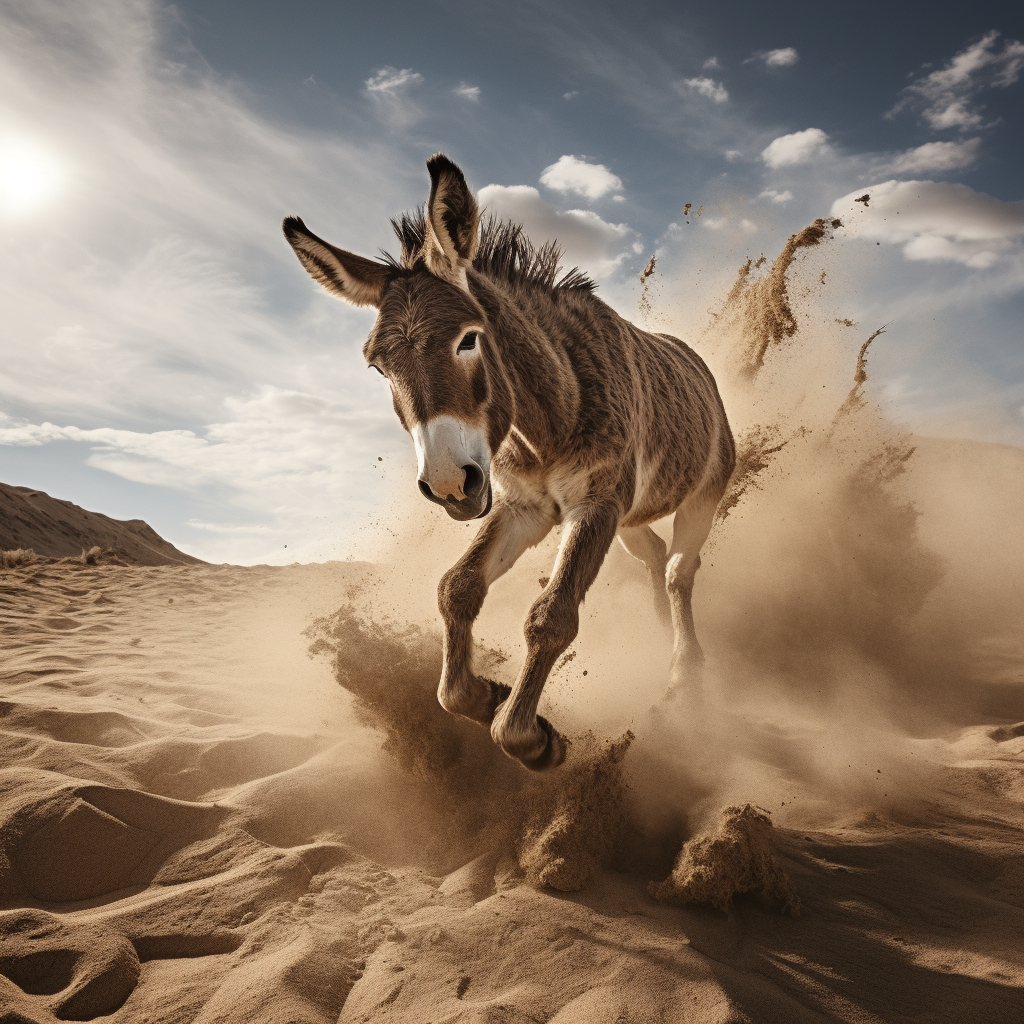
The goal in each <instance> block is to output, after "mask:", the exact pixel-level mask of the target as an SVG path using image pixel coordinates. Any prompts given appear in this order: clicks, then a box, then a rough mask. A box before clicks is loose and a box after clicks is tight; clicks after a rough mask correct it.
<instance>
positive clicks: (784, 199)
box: [758, 188, 793, 205]
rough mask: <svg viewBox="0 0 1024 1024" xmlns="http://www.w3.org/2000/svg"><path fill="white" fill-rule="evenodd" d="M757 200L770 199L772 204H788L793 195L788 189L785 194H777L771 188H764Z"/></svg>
mask: <svg viewBox="0 0 1024 1024" xmlns="http://www.w3.org/2000/svg"><path fill="white" fill-rule="evenodd" d="M758 198H759V199H770V200H771V201H772V202H773V203H779V204H780V205H781V204H782V203H788V202H789V201H790V199H792V198H793V193H792V192H790V191H789V189H788V188H787V189H786V190H785V192H778V191H776V190H775V189H773V188H766V189H765V190H764V191H763V192H762V193H761V194H760V196H758Z"/></svg>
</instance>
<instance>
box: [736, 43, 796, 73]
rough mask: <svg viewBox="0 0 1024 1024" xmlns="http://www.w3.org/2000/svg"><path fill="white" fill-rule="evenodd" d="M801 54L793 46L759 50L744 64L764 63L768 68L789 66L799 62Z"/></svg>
mask: <svg viewBox="0 0 1024 1024" xmlns="http://www.w3.org/2000/svg"><path fill="white" fill-rule="evenodd" d="M799 60H800V54H799V53H797V51H796V48H795V47H793V46H782V47H780V48H779V49H777V50H757V51H755V52H754V53H752V54H751V55H750V56H749V57H748V58H747V59H746V60H745V61H744V62H743V63H744V64H764V66H765V67H768V68H788V67H792V66H793V65H794V64H796V63H798V62H799Z"/></svg>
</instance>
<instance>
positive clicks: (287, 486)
mask: <svg viewBox="0 0 1024 1024" xmlns="http://www.w3.org/2000/svg"><path fill="white" fill-rule="evenodd" d="M381 391H383V388H382V389H381ZM381 397H383V394H382V395H381ZM386 406H387V403H386V402H382V403H381V404H380V408H379V410H378V411H377V412H375V413H369V414H368V413H367V412H364V411H362V410H360V411H356V410H353V409H352V408H351V407H350V406H349V405H348V404H347V403H343V402H331V401H330V400H328V399H325V398H322V397H319V396H317V395H310V394H302V393H300V392H297V391H290V390H285V389H282V388H276V387H273V386H270V385H265V386H263V387H262V388H261V389H260V390H259V392H258V393H257V394H256V395H255V396H253V397H251V398H247V399H238V398H229V399H227V400H226V401H225V402H224V410H225V411H226V412H227V414H228V415H227V417H226V418H225V419H224V420H223V421H222V422H219V423H211V424H208V425H207V426H206V427H204V428H203V429H202V431H201V432H196V431H193V430H155V431H139V430H126V429H119V428H113V427H92V428H83V427H79V426H74V425H65V426H58V425H56V424H54V423H49V422H43V423H38V424H37V423H31V422H26V421H20V422H18V421H14V420H13V419H12V418H11V417H3V418H2V419H0V444H5V445H18V446H23V447H37V446H40V445H45V444H53V443H55V442H60V441H73V442H76V443H80V444H85V445H88V446H89V449H90V454H89V457H88V459H87V463H88V465H91V466H94V467H95V468H97V469H102V470H106V471H107V472H110V473H114V474H115V475H117V476H121V477H124V478H126V479H128V480H133V481H135V482H137V483H145V484H152V485H155V486H159V487H170V488H174V489H177V490H184V491H188V490H196V489H199V488H202V487H204V486H207V485H211V484H213V485H221V486H223V485H225V484H227V485H229V486H230V487H231V488H232V489H233V490H235V491H236V492H238V494H239V496H240V498H241V503H242V504H250V505H251V504H253V502H254V500H255V502H256V503H258V504H259V505H262V506H263V507H267V506H268V505H269V507H271V508H273V507H275V506H288V507H302V508H305V510H306V514H309V513H311V512H312V511H314V510H315V511H316V512H319V513H323V512H324V511H326V510H329V509H330V508H332V507H334V506H336V503H337V501H338V499H339V498H340V497H348V494H347V491H348V489H349V487H350V486H351V480H350V477H349V474H350V472H351V470H352V468H353V467H352V464H353V462H359V463H360V464H361V467H360V470H359V473H358V475H359V476H360V477H366V476H369V475H371V473H372V463H373V461H374V459H375V458H376V455H377V450H378V448H380V446H381V441H382V436H386V435H387V434H388V433H389V430H388V427H389V426H390V419H391V415H390V410H388V409H387V408H386ZM190 525H193V526H196V525H197V523H196V522H195V521H193V522H192V523H191V524H190ZM203 528H204V529H210V530H217V531H219V532H225V531H226V529H227V527H213V526H207V527H203ZM247 529H250V530H251V528H247Z"/></svg>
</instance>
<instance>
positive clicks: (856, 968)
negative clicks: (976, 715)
mask: <svg viewBox="0 0 1024 1024" xmlns="http://www.w3.org/2000/svg"><path fill="white" fill-rule="evenodd" d="M374 585H375V584H374V576H373V572H372V570H370V569H369V568H368V567H366V566H361V565H354V564H353V565H345V564H338V563H335V564H328V565H323V566H294V567H289V568H267V567H255V568H236V567H206V566H182V567H159V568H143V567H117V566H112V567H91V566H85V565H81V566H74V565H54V566H34V567H26V568H21V569H13V570H8V571H6V572H5V574H4V576H3V597H2V602H3V604H2V631H3V632H2V642H3V648H4V654H5V657H4V665H3V675H2V686H3V704H2V705H0V716H2V717H0V729H2V731H0V743H2V749H3V763H4V765H5V768H4V770H3V772H2V775H0V787H2V789H0V816H2V817H0V835H2V853H0V890H2V893H3V903H2V907H3V910H2V912H0V934H2V945H0V975H2V978H0V985H2V988H0V1000H2V1005H3V1008H4V1012H3V1014H2V1015H0V1020H3V1021H4V1022H5V1024H13V1022H24V1021H32V1022H38V1024H42V1022H52V1021H54V1020H92V1019H96V1018H100V1017H102V1018H103V1019H109V1020H112V1021H124V1022H133V1024H138V1022H151V1024H155V1022H163V1021H166V1022H172V1021H173V1022H181V1021H195V1022H213V1021H238V1022H242V1021H255V1020H259V1021H268V1022H272V1021H281V1022H300V1021H301V1022H314V1021H315V1022H322V1021H332V1022H333V1021H337V1020H341V1021H403V1022H404V1021H524V1022H525V1021H538V1020H544V1021H555V1022H560V1024H566V1022H581V1024H582V1022H603V1021H607V1022H609V1024H610V1022H615V1021H700V1022H707V1021H743V1020H750V1021H824V1020H850V1021H867V1020H879V1021H897V1020H900V1021H902V1020H906V1021H910V1020H913V1021H978V1022H981V1021H991V1020H997V1019H1003V1020H1011V1019H1015V1017H1016V1016H1017V1015H1019V1013H1020V1009H1021V1007H1022V1006H1024V987H1022V986H1024V962H1022V960H1024V957H1022V953H1021V947H1020V944H1019V941H1018V939H1019V936H1020V934H1022V930H1024V854H1022V852H1021V851H1022V850H1024V845H1022V839H1024V833H1022V827H1024V815H1022V813H1021V809H1022V805H1021V799H1022V797H1024V789H1022V782H1021V758H1022V755H1024V728H1022V727H1018V728H1012V727H1006V726H1003V727H1001V728H996V727H993V728H990V729H985V728H979V727H974V728H968V729H965V730H962V731H961V732H960V733H959V734H958V735H957V736H955V737H951V738H949V740H948V741H947V742H946V743H945V744H944V745H943V751H944V754H943V756H942V757H938V756H936V757H935V758H934V762H935V770H936V772H937V773H938V774H937V775H936V788H935V790H934V792H933V793H932V794H931V795H930V797H929V799H927V800H926V801H923V802H922V803H921V804H920V805H919V806H918V807H917V808H916V809H915V811H914V813H913V815H902V816H901V815H899V814H890V815H880V814H878V813H876V812H868V813H862V814H859V815H857V814H850V815H847V816H846V819H845V820H843V821H833V822H832V823H831V825H829V826H828V827H818V828H813V829H811V828H808V829H799V828H791V827H779V826H776V827H775V828H774V830H773V831H774V833H775V834H774V837H773V846H774V851H775V856H777V858H778V862H779V864H780V865H781V866H782V868H783V869H784V871H785V873H786V875H787V876H788V877H789V879H790V880H791V882H792V885H793V887H794V889H795V891H796V892H797V893H798V894H799V898H800V900H801V902H802V908H803V909H802V913H801V914H800V915H799V916H785V915H780V914H778V913H776V912H775V911H774V910H773V909H772V908H771V907H768V906H764V905H762V904H761V903H760V902H759V901H758V900H756V899H753V898H751V899H740V900H738V901H737V902H736V904H735V906H734V907H733V909H732V910H731V911H730V912H729V913H723V912H721V911H718V910H715V909H712V908H710V907H677V906H673V905H671V904H668V903H664V902H659V901H657V900H655V899H654V898H653V897H652V896H651V895H650V894H649V893H648V891H647V885H648V883H649V882H650V881H652V880H655V881H659V880H661V879H663V878H664V877H665V876H666V874H667V872H668V868H669V867H670V866H671V860H672V856H673V854H674V852H676V850H675V849H673V848H672V847H671V845H664V844H662V845H660V846H659V842H658V840H657V839H652V838H651V837H650V836H648V837H647V838H646V839H645V840H644V842H646V843H647V855H646V859H645V857H643V856H639V857H632V859H630V856H629V853H630V850H633V851H634V852H635V843H636V841H637V837H636V835H634V836H632V838H630V837H626V839H625V840H624V844H623V842H620V843H618V845H617V847H616V849H617V851H618V853H619V854H620V855H621V854H622V853H623V851H625V852H626V854H627V856H626V860H625V861H624V862H621V861H620V862H619V863H618V864H614V863H607V862H604V861H603V860H602V858H603V856H604V855H603V854H602V853H601V852H600V850H598V851H597V852H594V848H593V847H590V848H589V849H590V853H591V854H592V855H593V857H594V858H595V859H593V860H592V861H591V870H590V872H589V874H588V876H587V879H586V884H585V885H584V887H583V888H582V890H580V891H577V892H573V893H566V892H560V891H558V890H557V889H552V888H550V887H549V886H545V885H543V884H540V883H539V882H538V880H537V879H536V878H534V879H533V880H532V883H531V879H530V878H529V872H528V868H529V861H530V856H533V857H534V858H536V857H538V856H539V857H540V858H541V859H542V860H543V859H544V858H545V857H547V859H548V861H549V862H550V860H551V858H552V857H553V856H556V855H559V854H563V855H564V854H568V856H569V857H570V858H571V857H572V856H574V855H575V854H576V852H578V851H579V850H580V849H584V848H587V835H588V834H592V833H593V830H594V829H595V828H600V827H604V826H605V825H606V824H607V822H606V821H604V817H603V816H606V812H607V810H608V807H609V806H610V805H613V804H614V803H615V800H614V799H612V800H601V801H599V802H598V806H597V807H596V809H595V810H593V812H592V813H593V814H594V815H597V817H600V818H602V821H601V822H595V821H593V820H591V821H588V820H587V819H586V814H585V813H584V812H583V811H581V810H580V808H581V806H582V805H581V801H580V794H582V793H585V792H593V786H592V784H593V783H594V780H595V778H596V777H597V776H596V775H595V770H596V769H595V765H600V764H601V763H604V764H606V765H607V764H608V759H607V757H606V753H607V750H608V747H607V744H602V743H600V742H598V741H596V740H595V741H594V743H595V746H594V747H593V748H592V749H591V750H590V752H589V753H586V752H584V753H583V754H580V753H579V745H577V755H576V756H577V760H576V762H575V763H574V762H573V761H572V759H570V762H568V763H567V765H566V766H565V767H566V773H565V774H564V775H562V776H561V777H560V779H555V778H554V777H553V776H545V777H541V778H540V779H539V780H538V777H536V776H531V775H528V774H527V773H525V772H523V771H522V770H521V769H520V768H519V767H518V766H516V765H514V764H512V762H509V761H507V760H506V759H504V758H503V757H502V756H501V755H500V753H497V752H495V751H494V748H492V747H490V746H489V742H488V741H487V740H486V738H485V734H484V731H483V730H478V729H475V728H474V727H473V726H471V725H468V724H465V725H463V724H462V723H459V722H457V721H455V720H453V719H439V721H444V723H445V724H444V726H443V728H437V729H434V728H431V731H429V732H428V733H426V734H425V735H422V734H421V739H422V742H423V746H422V748H421V751H420V752H421V753H422V754H423V757H424V759H423V760H421V762H417V760H416V757H415V756H413V755H412V754H411V753H410V750H409V749H408V748H409V743H411V742H413V739H410V736H411V730H409V729H408V728H406V726H407V725H408V709H409V708H411V707H414V706H415V703H416V702H417V701H419V700H420V698H422V701H423V709H424V710H422V711H421V712H417V716H418V717H417V721H416V724H417V725H421V724H423V723H424V722H427V721H429V720H430V716H432V715H433V714H434V707H435V706H436V705H433V706H432V705H431V704H430V703H429V702H430V701H431V699H432V697H431V694H430V693H429V692H427V691H426V686H427V684H428V683H429V682H430V681H431V677H430V673H431V672H432V671H433V660H434V657H435V655H436V650H435V649H434V648H433V646H432V645H433V643H434V641H433V640H432V639H431V638H430V637H429V636H424V635H420V634H415V633H413V634H410V633H409V632H408V631H407V630H397V631H389V629H388V628H387V627H386V626H381V625H380V624H377V625H376V626H372V625H370V624H368V623H367V622H365V621H360V620H358V619H356V620H353V619H351V617H350V616H348V615H347V614H343V615H341V616H340V617H339V616H337V615H336V616H334V618H333V619H332V618H330V617H328V618H326V619H323V620H322V621H321V625H320V626H319V627H318V629H317V630H315V631H314V635H315V636H318V637H319V638H320V648H319V649H320V651H321V653H322V654H323V653H326V654H329V655H330V659H328V658H325V657H322V656H321V657H315V658H311V657H309V656H308V655H307V646H308V644H309V642H310V637H309V636H304V635H303V630H305V629H307V627H308V626H309V624H310V623H311V622H312V621H313V619H314V618H315V617H317V616H321V617H322V616H326V615H328V613H332V612H333V611H334V609H335V608H337V607H338V605H339V604H341V603H343V602H344V601H345V598H346V594H347V593H352V592H353V588H360V587H362V588H365V587H367V586H374ZM383 585H384V584H381V586H383ZM356 592H358V590H357V591H356ZM332 636H333V637H334V646H333V647H331V646H330V638H331V637H332ZM360 645H361V647H360ZM327 648H330V649H329V650H328V649H327ZM403 659H404V660H403ZM332 664H333V667H334V668H335V670H338V667H339V665H340V666H342V667H343V672H342V681H343V682H346V683H347V685H348V686H349V687H350V688H351V689H352V690H353V691H356V693H357V697H356V700H355V701H354V700H353V696H352V693H351V692H349V691H346V690H345V689H343V688H342V687H340V686H338V684H337V682H336V680H335V678H334V674H333V673H332V671H331V667H332ZM346 666H347V667H346ZM345 672H347V673H348V675H345V674H344V673H345ZM353 673H355V674H357V675H358V676H359V681H356V682H353V675H352V674H353ZM389 673H390V674H389ZM396 673H397V674H396ZM371 676H373V677H374V678H373V679H371V678H370V677H371ZM400 677H401V678H404V679H405V687H406V693H405V695H404V696H403V697H402V700H400V701H399V705H400V706H402V707H403V709H404V710H403V715H405V717H404V719H401V720H399V719H396V720H395V721H393V722H391V723H390V725H389V724H388V723H386V722H384V721H383V719H382V717H381V713H380V712H379V710H375V709H374V705H373V699H372V697H371V691H372V689H373V684H374V681H376V683H377V684H380V685H393V684H395V683H396V680H398V679H399V678H400ZM421 677H422V678H421ZM378 696H379V699H380V700H382V701H383V700H384V697H383V696H381V695H380V694H378ZM403 701H404V703H403ZM359 722H362V723H363V724H359ZM382 738H383V739H385V749H384V750H381V749H380V748H381V740H382ZM777 739H778V740H779V742H794V741H799V739H800V737H798V736H790V737H781V738H779V737H777ZM579 742H580V743H582V745H583V747H584V748H585V747H586V741H583V740H581V741H579ZM637 742H638V744H641V745H642V742H643V737H641V738H640V739H639V740H638V741H637ZM453 743H457V744H461V746H459V747H458V749H455V750H454V751H453V748H452V744H453ZM432 750H433V752H431V751H432ZM437 750H441V751H444V752H446V753H445V756H446V757H447V758H448V760H447V763H445V759H444V758H438V757H437V756H436V751H437ZM630 756H631V755H630ZM602 758H603V759H604V760H603V761H602ZM621 760H623V763H624V764H626V765H628V764H629V756H626V757H625V758H624V759H621ZM467 772H472V773H473V776H474V777H473V779H471V780H469V782H467V780H466V779H465V777H464V776H465V774H466V773H467ZM599 774H600V773H599V772H598V775H599ZM580 779H584V780H586V781H587V782H588V785H587V786H586V787H583V788H582V789H581V788H577V789H576V790H574V788H573V787H574V785H577V783H578V782H579V780H580ZM574 780H575V781H574ZM630 780H632V782H631V781H630ZM621 782H622V786H623V787H624V788H623V789H622V793H626V794H628V787H629V786H630V785H631V784H633V785H642V784H644V783H643V776H642V772H641V773H640V774H639V775H633V776H630V775H629V773H627V774H626V775H624V776H622V779H621ZM470 791H473V792H475V794H476V795H475V796H473V797H470V796H469V795H467V794H469V793H470ZM574 793H575V794H576V795H575V796H574V795H573V794H574ZM604 793H605V796H607V789H606V790H605V791H604ZM545 794H546V795H545ZM620 799H625V801H626V803H627V804H628V803H629V800H630V798H629V797H628V795H627V796H624V797H620ZM560 801H561V803H560ZM517 804H518V805H530V807H532V808H533V809H534V811H535V812H536V813H537V814H539V815H540V820H537V819H536V817H534V818H533V819H531V818H530V816H529V815H528V814H527V815H525V817H524V815H523V814H521V813H520V811H519V809H517V808H516V807H515V806H514V805H517ZM613 809H614V808H613ZM509 811H511V813H509ZM559 814H562V815H563V819H564V820H563V821H562V826H561V827H562V829H563V832H564V831H566V830H568V832H570V833H571V832H572V831H573V829H576V830H577V832H578V833H580V834H579V835H577V836H576V840H575V841H572V842H567V844H566V845H565V847H564V848H563V849H561V850H560V851H559V849H558V847H557V840H556V841H554V846H553V847H551V848H550V849H547V850H546V852H545V850H541V852H540V853H539V854H538V853H537V850H536V848H531V847H530V841H535V840H536V839H537V837H538V835H539V832H542V831H543V828H544V827H545V826H546V825H551V823H552V822H555V821H556V819H557V818H558V816H559ZM545 816H547V819H546V821H545V820H544V818H545ZM507 819H511V820H512V821H513V826H514V827H513V828H512V830H511V831H509V830H508V829H505V830H504V831H503V830H502V829H501V828H500V827H498V823H499V822H500V821H502V820H507ZM581 822H582V824H581ZM517 828H521V829H523V831H520V832H518V833H516V829H517ZM531 828H532V832H531V831H530V829H531ZM538 830H539V831H538ZM556 831H557V828H556ZM524 837H525V840H526V841H524ZM531 837H532V839H531ZM631 843H633V844H634V846H631V845H630V844H631ZM613 845H615V844H613ZM530 849H532V850H533V852H532V853H530ZM676 849H677V848H676ZM556 880H557V878H556Z"/></svg>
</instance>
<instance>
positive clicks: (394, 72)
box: [366, 65, 423, 93]
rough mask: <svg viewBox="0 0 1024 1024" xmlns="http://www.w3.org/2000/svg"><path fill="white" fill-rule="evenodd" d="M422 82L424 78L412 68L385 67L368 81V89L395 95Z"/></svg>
mask: <svg viewBox="0 0 1024 1024" xmlns="http://www.w3.org/2000/svg"><path fill="white" fill-rule="evenodd" d="M422 81H423V76H422V75H421V74H420V73H419V72H418V71H413V69H412V68H401V69H399V68H393V67H391V65H385V66H384V67H382V68H381V69H380V70H379V71H375V72H374V73H373V74H372V75H371V76H370V77H369V78H368V79H367V80H366V88H367V91H369V92H378V93H394V92H397V91H398V90H399V89H402V88H404V87H405V86H407V85H419V84H420V82H422Z"/></svg>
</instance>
